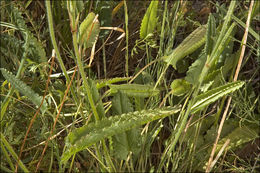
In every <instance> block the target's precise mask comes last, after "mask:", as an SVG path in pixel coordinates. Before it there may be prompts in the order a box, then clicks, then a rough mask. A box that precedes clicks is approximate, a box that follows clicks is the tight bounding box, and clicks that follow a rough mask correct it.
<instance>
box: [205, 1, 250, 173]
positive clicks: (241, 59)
mask: <svg viewBox="0 0 260 173" xmlns="http://www.w3.org/2000/svg"><path fill="white" fill-rule="evenodd" d="M253 5H254V0H252V1H251V3H250V7H249V11H248V16H247V21H246V28H245V33H244V36H243V43H242V49H241V53H240V57H239V61H238V64H237V68H236V72H235V75H234V78H233V81H234V82H235V81H237V78H238V73H239V71H240V67H241V64H242V61H243V58H244V54H245V49H246V42H247V35H248V29H249V24H250V18H251V12H252V9H253ZM231 99H232V97H231V96H230V97H229V98H228V102H227V105H226V108H225V111H224V113H223V116H222V119H221V122H220V125H219V128H218V133H217V137H216V141H215V143H214V145H213V148H212V151H211V154H210V158H209V161H208V164H207V169H206V172H207V173H208V172H210V171H211V168H212V167H211V164H212V161H213V157H214V154H215V151H216V147H217V144H218V140H219V138H220V134H221V131H222V128H223V125H224V122H225V119H226V116H227V112H228V109H229V106H230V103H231Z"/></svg>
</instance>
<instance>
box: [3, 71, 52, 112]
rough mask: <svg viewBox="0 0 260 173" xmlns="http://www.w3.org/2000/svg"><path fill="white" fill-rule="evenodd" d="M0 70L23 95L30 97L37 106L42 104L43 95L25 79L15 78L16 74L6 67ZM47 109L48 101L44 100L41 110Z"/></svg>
mask: <svg viewBox="0 0 260 173" xmlns="http://www.w3.org/2000/svg"><path fill="white" fill-rule="evenodd" d="M0 70H1V72H2V74H3V76H4V77H5V79H6V80H8V82H10V83H11V85H13V86H14V88H15V89H17V90H18V91H19V92H21V93H22V94H23V95H25V96H26V97H28V99H30V100H31V101H32V102H33V103H34V104H35V105H36V106H40V104H41V102H42V96H39V94H37V93H35V92H34V91H33V90H32V89H31V88H30V87H29V86H27V85H26V84H25V83H24V82H23V81H21V80H20V79H17V78H15V76H14V75H13V74H12V73H11V72H8V71H7V70H5V69H4V68H1V69H0ZM46 110H47V103H46V101H45V100H44V102H43V105H42V106H41V111H42V112H45V111H46Z"/></svg>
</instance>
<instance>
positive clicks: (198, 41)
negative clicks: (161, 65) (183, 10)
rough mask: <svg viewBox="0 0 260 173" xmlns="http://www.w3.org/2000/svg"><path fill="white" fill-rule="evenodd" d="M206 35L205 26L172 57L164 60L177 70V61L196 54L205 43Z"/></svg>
mask: <svg viewBox="0 0 260 173" xmlns="http://www.w3.org/2000/svg"><path fill="white" fill-rule="evenodd" d="M205 33H206V26H205V25H202V26H200V27H198V28H197V29H196V30H195V31H193V32H192V33H191V34H190V35H189V36H188V37H186V38H185V39H184V40H183V42H182V43H181V44H180V45H179V46H178V47H177V48H176V49H174V50H173V52H172V53H171V54H170V55H168V56H164V57H162V59H163V60H164V61H165V62H166V63H167V64H171V65H172V66H173V67H174V68H175V69H176V63H177V61H179V60H180V59H182V58H184V57H185V56H187V55H189V54H190V53H192V52H194V51H195V50H197V49H198V48H199V47H201V46H202V45H203V44H204V43H205V40H206V39H205Z"/></svg>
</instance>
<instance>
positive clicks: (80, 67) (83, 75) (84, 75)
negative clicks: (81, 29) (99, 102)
mask: <svg viewBox="0 0 260 173" xmlns="http://www.w3.org/2000/svg"><path fill="white" fill-rule="evenodd" d="M71 24H72V25H71V26H72V30H73V31H77V24H76V21H75V19H74V18H73V17H72V18H71ZM72 40H73V47H74V51H75V55H76V59H77V65H78V68H79V73H80V75H81V77H82V79H83V85H84V88H85V90H86V92H87V96H88V100H89V103H90V106H91V109H92V111H93V114H94V116H95V119H96V121H99V115H98V113H97V109H96V106H95V103H94V100H93V97H92V94H91V90H90V87H89V85H88V81H87V77H86V74H85V72H84V67H83V63H82V61H81V57H80V54H79V48H78V44H77V32H72Z"/></svg>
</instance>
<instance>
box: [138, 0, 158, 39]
mask: <svg viewBox="0 0 260 173" xmlns="http://www.w3.org/2000/svg"><path fill="white" fill-rule="evenodd" d="M158 2H159V1H157V0H156V1H152V2H151V4H150V5H149V8H148V9H147V11H146V13H145V15H144V18H143V20H142V24H141V28H140V38H141V39H144V38H145V37H146V36H147V35H148V34H151V33H153V31H154V28H155V26H156V24H157V7H158Z"/></svg>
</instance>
